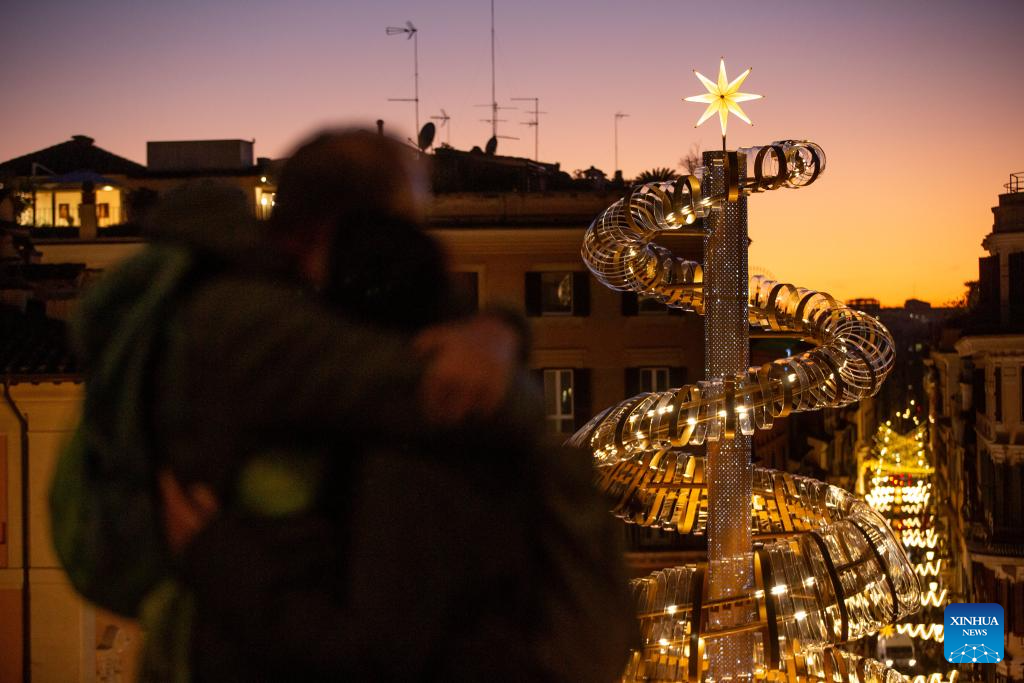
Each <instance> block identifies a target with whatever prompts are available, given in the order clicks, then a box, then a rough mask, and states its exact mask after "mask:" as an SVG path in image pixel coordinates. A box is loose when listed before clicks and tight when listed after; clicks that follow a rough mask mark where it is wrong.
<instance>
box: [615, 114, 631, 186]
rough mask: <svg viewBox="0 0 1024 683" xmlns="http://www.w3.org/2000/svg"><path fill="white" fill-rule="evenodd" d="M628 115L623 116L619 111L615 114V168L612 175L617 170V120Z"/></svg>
mask: <svg viewBox="0 0 1024 683" xmlns="http://www.w3.org/2000/svg"><path fill="white" fill-rule="evenodd" d="M627 116H629V114H623V113H622V112H621V111H617V112H615V168H614V169H613V171H612V173H613V174H614V172H615V171H618V170H619V119H624V118H626V117H627Z"/></svg>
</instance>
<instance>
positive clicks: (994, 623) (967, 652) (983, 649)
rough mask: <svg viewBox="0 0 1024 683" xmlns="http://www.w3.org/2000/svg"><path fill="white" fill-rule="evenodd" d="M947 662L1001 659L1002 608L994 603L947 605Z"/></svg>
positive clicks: (945, 622) (994, 661)
mask: <svg viewBox="0 0 1024 683" xmlns="http://www.w3.org/2000/svg"><path fill="white" fill-rule="evenodd" d="M943 623H944V629H943V630H944V633H943V636H944V638H945V647H944V654H945V655H946V661H947V662H949V663H951V664H995V663H996V662H1001V661H1003V607H1002V605H997V604H995V603H993V602H967V603H957V604H952V605H946V612H945V615H944V616H943Z"/></svg>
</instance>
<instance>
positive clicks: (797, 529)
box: [571, 62, 922, 683]
mask: <svg viewBox="0 0 1024 683" xmlns="http://www.w3.org/2000/svg"><path fill="white" fill-rule="evenodd" d="M746 75H747V72H745V73H744V74H743V75H742V76H741V77H740V78H738V79H736V80H735V81H733V82H729V81H728V80H727V79H726V77H725V67H724V62H723V64H722V66H721V69H720V74H719V82H718V83H717V84H712V83H711V82H710V81H709V80H708V79H704V78H701V80H702V82H705V86H706V87H707V88H708V91H709V93H708V95H702V96H700V97H699V98H698V99H700V101H701V102H707V103H708V104H709V107H708V109H707V110H706V112H705V115H704V117H703V118H707V117H709V116H710V115H712V114H713V113H715V112H718V113H719V114H720V118H721V123H722V134H723V147H724V145H725V121H726V118H727V112H729V111H732V112H733V113H739V112H737V111H736V109H738V106H737V107H735V108H734V107H733V105H735V102H731V100H730V98H732V99H735V98H734V97H733V96H734V95H737V94H738V93H736V92H735V91H737V90H738V87H739V83H741V82H742V80H743V78H745V77H746ZM712 86H714V87H712ZM744 97H745V98H746V99H750V97H748V96H744ZM716 98H717V99H716ZM708 112H710V113H708ZM702 120H703V119H702ZM744 120H746V118H745V117H744ZM704 160H705V164H706V165H707V166H706V167H705V168H706V170H705V171H704V172H703V173H701V177H698V176H697V175H687V176H685V177H683V178H681V179H678V180H676V181H671V182H656V183H648V184H645V185H641V186H638V187H634V188H632V189H631V190H629V192H628V193H627V194H626V196H625V197H624V198H622V199H620V200H619V201H617V202H615V203H614V204H612V205H611V206H610V207H609V208H608V209H607V210H605V211H604V212H603V213H602V214H601V215H599V216H598V217H597V218H596V219H595V220H594V222H593V223H592V224H591V226H590V227H589V229H588V230H587V232H586V235H585V237H584V242H583V247H582V255H583V260H584V262H585V263H586V265H587V267H588V268H589V269H590V270H591V272H592V273H594V275H595V276H596V277H597V278H598V279H599V280H600V281H601V282H603V283H604V284H606V285H607V286H609V287H611V288H612V289H616V290H621V291H633V292H637V293H640V294H644V295H648V296H651V297H654V298H656V299H658V300H660V301H662V302H663V303H665V304H666V305H668V306H671V307H675V308H682V309H687V310H693V311H697V312H699V313H708V314H709V320H710V319H711V318H710V315H712V314H713V315H714V316H720V317H722V319H723V320H724V319H725V318H729V317H730V316H733V315H734V311H736V310H741V311H743V317H742V318H741V319H740V320H739V321H738V322H740V323H743V325H741V326H734V325H732V323H733V322H736V321H731V320H724V322H726V323H727V324H724V325H719V326H718V327H715V326H710V327H709V326H708V325H707V324H706V325H705V337H706V339H705V341H706V343H707V344H708V348H707V351H706V354H707V356H708V358H719V357H721V358H725V359H726V360H727V362H726V363H725V365H729V364H730V363H729V362H728V357H729V354H730V353H734V354H735V355H734V357H743V358H745V357H746V349H747V344H748V341H747V338H746V334H745V333H744V334H743V336H742V337H741V338H737V336H736V335H735V334H731V335H727V336H725V337H713V336H709V335H708V330H709V329H729V330H736V329H743V330H746V327H745V325H746V324H747V323H749V325H753V326H757V327H761V328H765V329H768V330H772V331H777V332H787V333H792V334H793V335H794V336H799V337H801V338H803V339H807V340H810V341H815V342H817V344H818V345H817V346H816V347H815V348H813V349H811V350H810V351H808V352H806V353H802V354H799V355H797V356H793V357H788V358H784V359H779V360H776V361H774V362H772V363H767V364H765V365H763V366H762V367H760V368H750V369H747V370H742V371H739V372H736V373H734V374H726V375H717V376H716V375H714V374H713V372H712V371H713V370H714V368H715V367H721V366H716V363H713V362H708V363H707V364H706V371H708V377H707V379H706V380H704V381H702V382H698V383H696V384H692V385H688V386H684V387H680V388H676V389H672V390H669V391H664V392H655V393H645V394H640V395H638V396H635V397H633V398H631V399H628V400H626V401H624V402H622V403H620V404H618V405H616V406H612V407H610V408H608V409H606V410H605V411H603V412H602V413H600V414H599V415H597V416H595V417H594V418H593V419H592V420H591V421H590V422H589V423H588V424H587V425H585V426H584V427H583V428H582V429H581V430H580V431H578V432H577V433H576V434H575V435H574V436H573V438H572V439H571V441H572V442H573V443H574V444H576V445H580V446H587V447H589V448H591V449H592V450H593V452H594V455H595V459H596V465H597V468H598V474H599V482H600V485H601V488H603V489H604V490H605V491H606V492H607V493H609V494H610V495H611V496H612V500H613V511H614V512H615V514H617V515H618V516H620V517H621V518H623V519H624V520H626V521H627V522H630V523H635V524H639V525H643V526H649V527H658V528H663V529H671V530H674V531H676V532H678V533H680V534H688V535H693V536H704V535H705V534H706V535H707V536H708V547H709V552H708V555H709V558H708V561H707V562H697V563H692V564H686V565H682V566H678V567H674V568H671V569H665V570H661V571H658V572H655V573H654V574H652V575H650V576H648V577H645V578H642V579H639V580H637V581H635V582H634V591H635V596H636V600H637V609H638V615H639V619H640V624H641V630H642V634H643V647H642V648H641V649H640V650H637V651H636V652H634V653H633V656H632V658H631V660H630V663H629V666H628V667H627V670H626V671H625V673H624V677H623V680H624V681H693V682H697V681H710V680H715V678H714V677H715V676H716V675H721V674H718V673H716V671H718V669H717V667H718V666H720V665H721V664H720V663H721V657H722V653H724V652H725V653H728V654H729V656H730V657H733V664H736V663H739V662H743V661H749V662H750V663H751V664H750V667H749V668H750V671H744V670H742V668H734V669H733V671H732V672H731V673H730V674H729V675H727V676H722V680H725V679H726V678H730V679H731V680H734V681H736V680H745V679H748V678H750V679H758V680H772V681H776V680H778V681H781V680H783V679H785V680H786V681H790V682H793V681H824V680H828V681H832V682H839V681H848V682H850V683H875V682H879V681H884V682H885V683H904V677H903V676H902V675H901V674H900V673H898V672H897V671H894V670H892V669H890V668H887V667H886V666H885V665H884V664H882V663H881V662H878V661H876V660H873V659H870V658H865V657H859V656H857V655H854V654H851V653H848V652H846V651H843V650H841V649H839V648H838V647H837V646H838V645H840V644H842V643H847V642H849V641H853V640H857V639H860V638H864V637H865V636H869V635H872V634H875V633H878V632H879V630H881V629H882V628H885V627H888V626H890V625H892V624H894V623H895V622H897V621H899V620H900V619H903V618H904V617H907V616H909V615H910V614H913V613H914V612H916V611H918V610H920V609H921V600H922V597H921V587H920V583H919V578H918V572H917V569H916V567H915V565H914V564H913V563H911V561H910V560H909V558H908V556H907V554H906V551H905V548H904V544H903V542H902V541H901V539H900V538H898V537H897V536H896V535H894V533H893V532H892V530H891V529H890V528H889V526H888V525H887V523H886V520H885V518H884V517H883V516H882V515H881V514H880V513H879V512H878V511H876V510H873V509H872V508H871V507H870V506H869V505H868V503H866V502H865V501H864V500H862V499H860V498H857V497H856V496H854V495H852V494H850V493H848V492H846V491H844V490H842V489H840V488H838V487H835V486H830V485H828V484H824V483H822V482H818V481H815V480H812V479H808V478H805V477H800V476H795V475H791V474H788V473H784V472H778V471H774V470H769V469H764V468H751V467H750V464H749V450H748V451H747V452H746V453H745V454H744V453H743V452H742V451H737V450H736V449H733V448H732V447H731V446H725V445H723V446H722V447H721V449H719V444H730V443H732V442H734V441H735V442H737V443H741V442H742V443H744V444H748V443H749V441H743V440H744V439H747V437H749V435H751V434H753V432H754V430H755V429H770V428H771V427H772V425H773V421H774V419H775V418H777V417H784V416H786V415H788V414H789V413H791V412H797V411H803V410H815V409H820V408H825V407H838V406H844V405H847V404H849V403H852V402H855V401H858V400H860V399H862V398H866V397H868V396H872V395H874V394H875V393H876V392H877V391H878V389H879V388H880V386H881V383H882V382H883V381H884V380H885V378H886V376H887V375H888V374H889V372H890V371H891V369H892V365H893V360H894V351H893V341H892V337H891V336H890V334H889V332H888V330H886V329H885V327H884V326H882V325H881V323H879V322H878V321H877V320H875V319H874V318H873V317H871V316H869V315H867V314H865V313H863V312H861V311H857V310H854V309H851V308H849V307H847V306H845V305H844V304H842V303H840V302H838V301H836V300H835V299H834V298H833V297H831V296H829V295H828V294H825V293H821V292H817V291H814V290H809V289H804V288H800V287H796V286H794V285H790V284H783V283H779V282H776V281H774V280H769V279H767V278H764V277H760V276H754V277H751V278H749V281H747V279H746V278H747V264H746V257H745V249H746V244H747V242H746V210H745V199H744V198H745V197H746V196H748V195H751V194H755V193H760V192H764V191H769V190H776V189H780V188H800V187H804V186H807V185H810V184H811V183H813V182H814V181H815V180H817V179H818V178H819V177H820V175H821V173H822V172H823V171H824V168H825V155H824V153H823V152H822V150H821V148H820V147H818V146H817V145H815V144H814V143H811V142H806V141H793V140H786V141H780V142H776V143H772V144H770V145H766V146H764V147H756V148H749V149H744V150H739V151H738V152H730V151H727V150H723V152H722V153H721V154H716V153H706V154H705V157H704ZM748 164H749V166H750V170H751V171H752V174H751V176H750V177H748V173H747V170H748ZM700 218H703V219H705V222H704V225H700V224H698V222H697V219H700ZM733 226H738V228H739V230H738V231H737V232H736V233H735V234H736V235H738V237H739V238H740V239H742V247H741V249H742V251H741V253H740V255H739V256H737V257H735V258H734V260H730V258H733V257H728V258H724V259H723V258H721V257H722V252H718V251H716V250H714V248H717V247H718V246H719V245H718V243H715V242H714V240H711V241H709V235H713V234H718V233H717V231H720V230H730V229H732V227H733ZM672 233H674V234H693V235H703V236H704V238H705V264H704V266H702V265H701V264H699V263H696V262H693V261H687V260H685V259H681V258H679V257H676V256H675V255H673V254H672V253H671V252H670V251H669V250H667V249H665V248H663V247H661V246H659V245H657V244H655V243H654V240H655V239H656V238H657V237H658V236H659V235H662V234H672ZM712 245H714V248H713V247H712ZM721 246H722V247H723V248H724V247H728V246H729V245H726V244H725V243H722V245H721ZM709 249H710V251H709ZM712 264H714V267H713V268H712V267H711V265H712ZM705 267H708V270H707V272H705V270H704V268H705ZM719 268H724V269H726V271H735V272H726V277H725V279H724V280H723V279H721V278H720V277H719V276H720V275H721V274H720V273H718V272H717V269H719ZM736 273H738V274H739V275H740V276H741V278H742V282H746V283H747V287H746V288H745V289H744V294H742V295H741V298H740V299H739V300H738V301H737V302H736V303H738V304H740V305H739V306H738V307H730V306H727V305H723V304H725V303H727V302H726V300H725V297H730V296H735V294H734V293H730V292H729V291H727V290H728V288H724V289H721V288H720V285H721V284H722V283H723V282H725V281H728V280H729V278H730V277H733V276H734V275H735V274H736ZM728 303H730V304H731V303H732V302H731V301H730V302H728ZM709 369H710V370H709ZM705 442H708V444H709V449H708V453H709V455H708V457H707V458H704V457H699V456H695V455H693V454H690V453H687V452H685V451H683V450H681V449H682V448H683V447H685V446H686V445H687V444H694V445H698V444H702V443H705ZM746 447H747V448H749V446H746ZM737 455H740V456H742V457H743V458H745V462H743V461H742V460H737V459H736V456H737ZM720 457H722V458H725V460H721V461H719V465H720V464H721V463H722V462H729V463H731V464H733V463H734V464H735V465H736V466H737V469H736V470H735V471H730V470H728V468H726V469H725V470H723V469H722V468H721V467H720V466H718V467H715V466H714V465H715V462H716V458H720ZM716 490H717V491H718V493H717V494H716V493H715V491H716ZM737 493H739V494H740V495H741V496H743V497H745V500H744V499H743V498H742V497H741V498H736V495H737ZM723 496H724V497H723ZM879 496H882V494H881V492H879ZM737 501H738V502H739V503H740V510H746V511H748V512H747V513H746V515H744V514H743V513H741V512H737V511H736V508H735V507H733V504H734V503H735V502H737ZM907 503H908V504H912V503H910V501H909V500H908V501H907ZM887 504H889V505H896V504H897V495H896V492H895V491H894V492H893V494H892V500H891V501H890V502H888V503H887ZM898 504H899V505H901V506H902V505H903V500H902V492H901V494H900V496H899V501H898ZM719 505H722V506H724V507H722V508H721V509H719V508H718V507H717V506H719ZM733 512H736V514H739V516H738V517H735V516H733V517H729V515H731V514H732V513H733ZM723 513H724V515H725V516H724V517H723ZM744 516H746V519H747V521H746V522H745V521H744V520H743V517H744ZM716 518H717V520H718V523H717V524H718V526H715V525H713V524H712V522H713V521H714V520H715V519H716ZM723 520H724V521H725V522H726V525H725V526H723V524H722V523H723ZM746 524H749V525H750V526H749V528H745V525H746ZM728 525H731V527H730V528H726V527H727V526H728ZM723 532H724V533H726V534H727V535H731V536H733V538H732V541H735V540H736V539H741V540H742V538H743V536H744V534H746V537H747V539H751V540H752V541H753V548H752V550H750V549H748V550H747V551H745V552H741V553H739V554H737V555H736V556H734V557H723V556H721V555H720V553H719V549H720V548H721V545H720V544H721V537H716V534H721V533H723ZM732 545H742V543H739V544H737V543H732ZM747 546H748V548H749V547H750V543H749V542H748V543H747ZM748 568H749V569H752V571H751V572H749V574H748V573H747V572H748ZM732 571H734V572H735V575H736V576H750V581H749V583H746V582H745V580H744V582H743V583H742V585H741V586H740V589H739V590H730V591H726V593H724V594H723V593H721V592H718V593H716V592H713V590H712V589H711V588H709V585H711V586H714V585H715V584H714V580H713V579H711V578H709V577H713V576H714V575H716V574H717V576H718V577H719V581H720V580H721V577H722V576H723V575H726V574H728V573H730V572H732ZM731 588H733V589H734V588H735V586H733V587H731ZM723 615H725V618H723ZM737 615H739V617H740V618H739V619H737V618H736V616H737ZM723 644H730V645H729V646H728V647H727V648H723V647H722V645H723ZM737 644H739V645H737ZM730 648H731V649H730ZM715 653H717V654H715ZM716 657H718V658H719V659H718V660H716V659H715V658H716ZM715 661H718V662H719V664H714V662H715ZM723 670H724V669H723Z"/></svg>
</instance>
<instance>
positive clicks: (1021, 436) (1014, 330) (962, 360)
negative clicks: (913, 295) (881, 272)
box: [926, 174, 1024, 681]
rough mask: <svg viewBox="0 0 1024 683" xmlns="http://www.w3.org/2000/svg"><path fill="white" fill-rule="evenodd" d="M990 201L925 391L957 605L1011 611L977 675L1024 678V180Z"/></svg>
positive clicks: (930, 363) (931, 361)
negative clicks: (961, 309)
mask: <svg viewBox="0 0 1024 683" xmlns="http://www.w3.org/2000/svg"><path fill="white" fill-rule="evenodd" d="M1021 181H1022V177H1021V174H1014V175H1013V176H1011V180H1010V183H1008V184H1007V186H1006V192H1005V193H1003V194H1001V195H1000V196H999V204H998V206H996V207H993V209H992V211H993V214H994V218H995V220H994V223H993V228H992V232H991V233H989V234H988V235H987V236H986V237H985V239H984V241H983V242H982V246H984V247H985V249H986V250H987V251H988V256H985V257H983V258H981V259H979V283H978V288H979V292H978V297H977V301H976V303H975V305H974V306H973V308H972V310H971V311H970V312H969V313H968V314H967V315H965V316H964V317H963V318H961V319H959V320H954V321H950V323H949V324H948V325H947V328H946V329H945V330H944V331H943V334H942V336H941V338H940V342H939V346H938V348H937V349H936V350H934V351H933V352H932V353H931V354H930V359H929V361H928V364H927V365H928V374H927V380H926V388H927V391H928V399H929V422H930V423H931V431H930V442H931V448H932V451H933V453H934V457H935V463H936V478H935V482H936V487H937V492H936V493H937V496H938V499H939V501H941V503H942V505H943V506H944V509H945V512H946V516H947V517H948V519H949V520H950V521H951V524H950V532H951V533H950V535H951V538H950V541H951V546H952V548H953V550H954V555H953V559H954V561H955V563H956V567H955V570H954V580H955V583H954V590H955V592H956V593H957V596H956V597H957V600H955V601H960V602H995V603H998V604H1000V605H1002V606H1003V609H1004V613H1005V619H1006V621H1005V625H1004V628H1005V632H1006V643H1005V647H1006V650H1005V655H1006V656H1005V659H1004V661H1003V662H1001V663H999V664H997V665H996V666H995V667H985V668H984V671H983V672H981V673H983V674H984V675H986V676H987V677H988V678H989V679H990V680H997V681H1003V680H1013V681H1020V680H1024V184H1022V182H1021Z"/></svg>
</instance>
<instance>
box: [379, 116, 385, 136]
mask: <svg viewBox="0 0 1024 683" xmlns="http://www.w3.org/2000/svg"><path fill="white" fill-rule="evenodd" d="M377 135H384V119H377Z"/></svg>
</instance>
